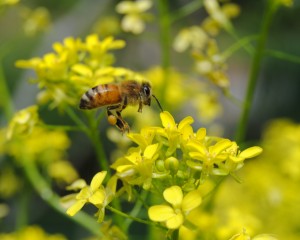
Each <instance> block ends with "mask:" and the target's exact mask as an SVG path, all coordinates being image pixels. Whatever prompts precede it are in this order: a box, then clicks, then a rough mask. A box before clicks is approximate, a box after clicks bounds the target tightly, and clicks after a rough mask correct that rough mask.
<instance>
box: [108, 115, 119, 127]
mask: <svg viewBox="0 0 300 240" xmlns="http://www.w3.org/2000/svg"><path fill="white" fill-rule="evenodd" d="M107 121H108V123H109V124H110V125H113V126H114V125H116V124H117V117H116V116H114V115H109V116H108V117H107Z"/></svg>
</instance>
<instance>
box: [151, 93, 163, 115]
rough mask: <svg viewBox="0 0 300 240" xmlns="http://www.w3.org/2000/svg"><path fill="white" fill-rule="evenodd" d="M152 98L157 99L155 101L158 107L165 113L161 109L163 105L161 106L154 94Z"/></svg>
mask: <svg viewBox="0 0 300 240" xmlns="http://www.w3.org/2000/svg"><path fill="white" fill-rule="evenodd" d="M152 97H154V98H155V100H156V102H157V105H158V106H159V108H160V110H161V111H162V112H163V111H164V110H163V109H162V107H161V105H160V103H159V101H158V99H157V98H156V97H155V96H154V95H153V94H152Z"/></svg>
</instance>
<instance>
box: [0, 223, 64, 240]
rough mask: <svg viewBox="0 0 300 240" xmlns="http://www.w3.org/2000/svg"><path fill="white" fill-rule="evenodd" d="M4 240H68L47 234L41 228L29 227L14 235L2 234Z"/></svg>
mask: <svg viewBox="0 0 300 240" xmlns="http://www.w3.org/2000/svg"><path fill="white" fill-rule="evenodd" d="M0 239H2V240H16V239H22V240H67V238H66V237H65V236H63V235H62V234H47V233H46V232H45V231H44V230H43V229H42V228H41V227H39V226H27V227H24V228H22V229H20V230H19V231H17V232H13V233H0Z"/></svg>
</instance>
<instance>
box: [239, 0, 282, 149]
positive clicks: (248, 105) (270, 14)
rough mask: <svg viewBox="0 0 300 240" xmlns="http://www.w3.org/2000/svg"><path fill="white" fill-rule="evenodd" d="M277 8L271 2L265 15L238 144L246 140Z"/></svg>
mask: <svg viewBox="0 0 300 240" xmlns="http://www.w3.org/2000/svg"><path fill="white" fill-rule="evenodd" d="M276 6H277V4H274V3H273V1H269V6H268V8H267V10H266V13H265V14H264V18H263V22H262V26H261V31H260V35H259V38H258V41H257V44H256V48H255V52H254V56H253V59H252V64H251V70H250V74H249V79H248V87H247V93H246V96H245V99H244V103H243V109H242V112H241V116H240V120H239V123H238V128H237V133H236V141H237V142H238V143H241V142H242V141H243V140H244V139H245V134H246V128H247V125H248V122H249V112H250V109H251V106H252V100H253V96H254V91H255V87H256V83H257V79H258V75H259V72H260V66H261V61H262V58H263V54H264V49H265V45H266V40H267V37H268V33H269V29H270V25H271V22H272V18H273V15H274V13H275V10H276Z"/></svg>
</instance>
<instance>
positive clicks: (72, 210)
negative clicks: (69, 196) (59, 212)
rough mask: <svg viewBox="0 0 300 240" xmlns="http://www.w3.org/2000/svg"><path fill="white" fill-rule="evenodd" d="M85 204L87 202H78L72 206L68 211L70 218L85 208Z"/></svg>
mask: <svg viewBox="0 0 300 240" xmlns="http://www.w3.org/2000/svg"><path fill="white" fill-rule="evenodd" d="M85 203H86V201H85V200H79V201H77V202H76V203H75V204H74V205H72V206H71V207H70V208H69V209H68V210H67V214H68V215H69V216H74V215H75V214H76V213H77V212H78V211H80V209H81V208H82V207H83V206H84V204H85Z"/></svg>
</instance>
